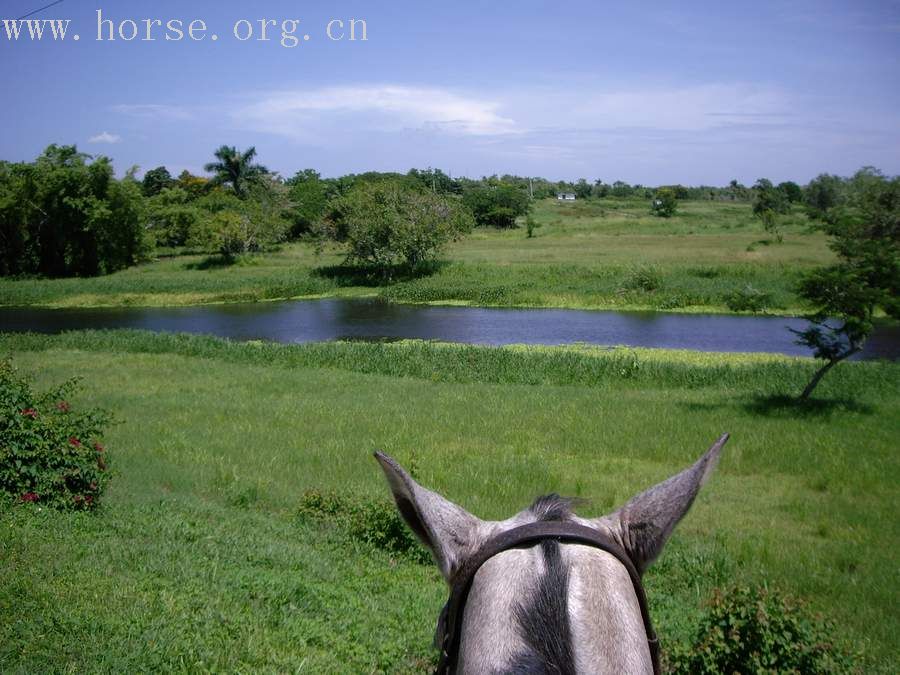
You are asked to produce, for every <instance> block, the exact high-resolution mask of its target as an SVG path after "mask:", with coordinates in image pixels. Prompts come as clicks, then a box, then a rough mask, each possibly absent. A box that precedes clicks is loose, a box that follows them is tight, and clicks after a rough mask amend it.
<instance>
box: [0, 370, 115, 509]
mask: <svg viewBox="0 0 900 675" xmlns="http://www.w3.org/2000/svg"><path fill="white" fill-rule="evenodd" d="M76 384H77V383H76V381H75V380H70V381H68V382H66V383H64V384H63V385H61V386H58V387H56V388H55V389H52V390H50V391H47V392H44V393H37V392H35V391H33V389H32V385H31V383H30V381H29V379H28V378H25V377H22V376H21V375H19V374H18V372H17V371H16V369H15V368H14V367H13V365H12V362H11V361H10V360H9V359H3V360H0V499H2V498H5V499H6V500H7V501H19V502H31V503H38V504H41V505H47V506H52V507H54V508H60V509H92V508H95V507H97V506H98V505H99V503H100V498H101V495H102V494H103V491H104V490H105V489H106V486H107V484H108V483H109V471H108V467H107V464H106V454H105V450H104V448H103V446H102V445H101V444H100V437H101V434H102V433H103V428H104V427H105V426H106V425H107V424H108V423H109V422H110V417H109V415H108V414H107V413H105V412H104V411H101V410H87V411H84V412H76V411H75V410H73V409H72V407H71V405H70V403H69V402H68V401H67V399H68V397H69V395H70V394H71V393H72V391H73V390H74V389H75V387H76Z"/></svg>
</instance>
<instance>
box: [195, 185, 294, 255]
mask: <svg viewBox="0 0 900 675" xmlns="http://www.w3.org/2000/svg"><path fill="white" fill-rule="evenodd" d="M195 204H196V206H197V207H198V208H200V209H202V210H203V211H204V212H205V215H204V217H202V218H201V219H199V220H198V221H197V222H196V223H195V224H194V227H193V228H192V229H191V230H190V234H189V236H188V239H187V242H186V243H187V244H188V245H190V246H196V247H202V248H207V249H211V250H215V251H217V252H218V253H220V254H221V255H223V256H225V257H226V258H229V259H230V258H232V257H233V256H236V255H240V254H242V253H252V252H256V251H260V250H262V249H263V248H265V247H266V246H271V245H273V244H277V243H279V242H281V241H283V240H284V238H285V236H286V235H287V232H288V229H289V228H290V221H289V214H290V201H289V197H288V189H287V187H286V186H285V185H283V184H282V183H280V182H278V181H276V180H272V179H269V178H266V177H260V178H258V179H256V180H255V181H254V182H252V183H250V184H248V185H247V186H246V188H245V199H240V198H239V197H238V196H237V195H235V194H232V193H231V192H223V191H221V190H213V191H212V192H210V193H209V194H208V195H206V196H205V197H203V198H201V199H198V200H197V201H196V202H195Z"/></svg>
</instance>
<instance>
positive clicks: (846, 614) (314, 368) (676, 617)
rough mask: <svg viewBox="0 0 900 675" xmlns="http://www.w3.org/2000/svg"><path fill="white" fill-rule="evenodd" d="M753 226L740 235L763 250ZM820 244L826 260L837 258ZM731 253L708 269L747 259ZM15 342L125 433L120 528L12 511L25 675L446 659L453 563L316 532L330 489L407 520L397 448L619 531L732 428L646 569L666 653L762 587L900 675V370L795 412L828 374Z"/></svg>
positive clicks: (5, 533)
mask: <svg viewBox="0 0 900 675" xmlns="http://www.w3.org/2000/svg"><path fill="white" fill-rule="evenodd" d="M553 206H555V205H553ZM542 208H546V211H542V218H543V219H544V220H547V219H549V218H550V215H548V214H551V213H553V211H552V208H553V207H552V206H551V205H549V204H548V205H544V206H542ZM698 208H699V207H698ZM710 208H711V209H719V208H722V206H721V205H711V207H710ZM686 211H687V209H686ZM593 217H594V216H589V217H588V216H586V217H585V219H586V220H588V219H589V218H593ZM597 217H599V218H611V216H597ZM711 218H712V217H711ZM712 219H713V220H714V218H712ZM566 222H568V223H571V225H566V227H571V228H572V229H573V232H568V233H565V232H556V233H554V230H553V228H554V227H557V226H556V225H553V224H552V223H551V222H548V223H547V226H546V227H545V228H541V231H540V235H541V237H540V238H544V239H546V240H547V242H551V241H553V239H554V237H557V238H558V239H559V244H560V246H575V244H574V242H572V241H570V238H573V237H577V236H579V235H578V234H577V232H580V231H582V229H581V228H583V229H584V231H585V234H584V235H583V236H584V238H585V240H586V241H588V242H590V244H589V245H590V246H592V247H596V249H597V251H598V256H599V251H600V250H601V249H602V248H603V246H602V244H601V243H600V242H602V241H613V240H615V238H616V236H617V235H616V234H613V233H612V232H606V233H604V234H600V233H596V234H592V232H593V228H594V227H595V225H592V224H591V223H589V222H585V223H579V221H578V219H577V218H575V217H574V216H572V219H571V220H568V221H566ZM601 222H605V221H601ZM623 222H624V220H623ZM681 226H684V227H688V226H687V225H684V224H682V225H679V224H678V221H676V222H675V223H673V224H670V225H667V226H666V227H672V228H675V227H681ZM610 227H612V225H610ZM648 227H649V226H648ZM695 227H696V226H695ZM711 227H712V226H711ZM715 227H716V228H720V226H715ZM742 228H743V226H741V225H739V224H735V227H734V230H735V231H734V232H733V233H732V235H731V236H732V237H737V238H738V239H740V240H741V241H744V240H747V241H749V240H750V239H752V238H754V237H757V238H758V233H757V232H755V231H754V230H753V228H752V227H751V226H750V225H747V226H746V228H745V229H742ZM716 231H717V232H718V229H717V230H716ZM720 234H721V233H720ZM621 236H622V237H628V236H629V235H627V234H622V235H621ZM646 236H647V237H649V238H650V239H653V240H654V241H655V242H656V243H655V244H654V246H656V247H657V250H656V255H657V258H656V259H655V262H656V263H657V264H659V265H660V267H661V268H662V269H667V270H669V269H675V268H674V267H673V268H667V267H665V265H668V264H672V265H680V264H682V263H683V261H679V260H676V259H674V258H672V257H675V258H677V256H678V251H677V250H676V248H675V247H665V246H662V244H661V243H660V240H659V239H654V237H657V236H658V237H679V236H682V235H679V234H675V233H672V232H669V233H666V234H660V235H653V234H647V235H646ZM683 236H685V237H688V236H709V237H710V238H713V237H715V236H719V234H709V235H698V234H696V233H695V234H690V235H689V234H687V233H685V234H684V235H683ZM722 236H724V235H722ZM794 236H796V237H801V236H803V237H809V236H810V235H802V234H788V235H787V236H786V237H785V244H784V245H783V246H774V245H773V246H770V247H765V249H760V255H762V256H765V255H769V251H770V250H771V251H773V253H771V255H772V256H773V257H775V258H777V259H778V260H779V262H775V261H773V260H770V261H768V263H766V264H768V265H775V266H777V265H779V264H788V258H789V257H790V255H792V254H790V253H788V251H790V250H791V249H790V247H791V239H792V237H794ZM540 238H539V241H540ZM741 238H743V239H741ZM594 239H597V240H598V241H594ZM486 242H490V244H488V243H486ZM567 242H568V243H567ZM816 242H817V240H815V239H814V238H813V239H812V240H811V241H810V243H809V246H807V247H806V248H805V249H804V250H807V249H810V250H813V251H820V253H821V255H824V247H822V246H820V244H821V242H819V243H816ZM530 243H531V242H529V241H526V240H524V239H523V238H522V236H521V234H517V233H503V234H494V233H491V234H490V235H489V236H487V235H486V238H485V239H484V240H482V239H480V238H479V237H478V236H476V237H474V238H473V239H472V240H469V241H467V242H465V243H463V244H461V245H460V246H459V247H457V248H456V249H454V252H453V257H454V259H457V258H464V259H468V260H469V261H471V260H473V259H474V257H475V256H476V252H477V251H478V250H479V246H481V245H482V244H483V245H484V246H485V249H484V250H487V249H488V248H489V247H493V250H498V251H500V250H507V252H508V255H509V256H510V258H519V257H520V254H518V253H509V251H513V250H521V249H522V248H524V247H525V246H527V245H529V244H530ZM629 245H636V244H629ZM504 246H506V247H507V248H506V249H504ZM587 246H588V245H587V244H586V248H587ZM817 247H818V248H817ZM714 248H715V247H712V248H711V249H710V251H709V258H702V259H699V260H695V261H693V262H692V263H690V264H692V265H709V266H717V265H722V266H724V267H726V268H728V269H731V267H729V266H733V264H734V261H730V262H729V261H727V260H723V259H722V256H724V255H725V254H724V253H722V252H721V251H719V252H718V253H715V252H714V251H713V249H714ZM651 249H652V247H651ZM550 250H552V248H550ZM296 251H297V249H288V250H286V251H284V252H282V253H281V254H278V255H280V256H283V257H285V258H289V257H290V256H292V255H296V256H298V257H301V258H302V257H303V256H304V255H305V254H300V253H297V252H296ZM561 255H562V254H561ZM566 255H568V254H566ZM685 255H686V257H688V256H687V254H685ZM740 255H749V254H747V253H746V252H744V253H743V254H740ZM740 255H739V254H738V253H735V256H737V257H740ZM807 255H808V254H807ZM725 257H727V256H725ZM276 259H279V258H277V257H276ZM590 259H591V256H590V255H588V254H586V253H585V254H584V256H583V258H581V259H580V261H579V262H578V263H577V264H578V265H585V266H587V265H589V264H593V263H592V262H589V260H590ZM667 260H668V262H666V261H667ZM180 264H181V262H178V261H167V262H162V263H157V265H170V266H177V265H180ZM467 264H470V262H468V263H467V262H454V263H453V265H460V266H465V265H467ZM491 264H492V265H495V266H497V267H498V268H499V267H502V266H503V265H506V264H508V265H510V266H512V267H518V266H520V265H521V266H522V268H523V269H537V268H539V267H540V265H542V264H543V263H542V262H541V261H535V260H529V261H527V262H524V261H523V262H516V263H513V262H510V261H507V262H506V263H504V262H503V261H502V259H498V260H495V261H494V262H492V263H491ZM684 264H687V263H686V262H685V263H684ZM261 265H262V263H261ZM531 265H535V266H537V267H535V268H531V267H530V266H531ZM153 269H154V266H153V265H151V266H147V267H145V268H142V270H136V271H132V272H129V273H126V274H129V275H130V274H134V275H137V274H140V273H145V274H147V275H152V274H153V273H154V272H152V270H153ZM257 269H265V268H263V267H260V268H254V267H249V268H247V270H243V269H238V270H234V269H232V270H221V272H222V273H223V274H231V273H234V274H242V273H247V274H252V273H253V272H254V270H257ZM748 269H749V268H748ZM762 269H766V268H765V266H763V268H762ZM183 273H184V274H188V273H187V272H183ZM729 274H730V272H729ZM116 276H120V275H116ZM113 278H115V277H113ZM122 278H132V277H127V276H126V277H122ZM665 278H667V279H668V278H669V277H665ZM103 281H104V280H98V283H102V282H103ZM16 283H23V284H24V283H31V282H16ZM41 283H47V286H46V288H48V289H49V288H53V283H55V282H53V283H50V282H41ZM77 283H84V288H85V289H89V288H92V287H91V286H90V285H89V284H90V283H92V281H89V282H77ZM109 283H111V284H112V283H113V281H112V280H110V281H109ZM33 287H34V288H38V287H39V284H35V285H34V286H33ZM4 288H5V289H8V288H10V285H9V284H8V282H7V283H6V285H5V286H4ZM93 288H94V290H93V291H90V290H85V293H94V292H96V291H97V287H93ZM121 292H124V291H122V290H121V289H120V290H119V291H115V292H113V291H110V296H111V297H120V296H119V295H117V294H118V293H121ZM172 292H173V293H176V290H175V287H174V286H173V287H172ZM223 292H224V291H223ZM35 293H38V291H35ZM40 293H45V291H40ZM101 295H102V294H101ZM176 295H177V293H176ZM41 297H44V298H45V300H46V301H47V302H50V298H51V297H53V298H56V300H54V301H59V300H60V299H61V298H63V297H65V296H64V294H61V295H57V296H53V295H52V293H51V292H50V291H49V290H48V291H46V295H44V296H41ZM91 297H94V296H91ZM0 353H4V354H11V355H12V357H13V360H14V363H15V364H17V365H18V367H19V368H20V369H21V370H23V371H27V372H31V373H34V374H36V377H37V379H38V381H39V383H41V384H43V385H50V384H52V383H56V382H58V381H60V380H63V379H66V378H69V377H72V376H79V377H81V378H83V381H82V382H83V388H82V390H81V392H80V393H79V394H77V395H76V396H75V397H73V399H72V402H73V404H74V405H78V406H94V405H98V406H102V407H104V408H107V409H109V410H111V411H113V412H114V413H115V415H116V417H117V419H118V423H117V424H116V425H115V426H113V427H112V428H111V429H110V430H109V432H108V434H107V437H106V439H105V442H106V445H107V447H108V455H109V458H110V463H111V466H112V468H113V469H114V471H115V479H114V482H113V484H112V487H111V488H110V491H109V493H108V494H107V497H106V499H105V504H104V506H103V507H102V508H101V510H100V511H99V512H97V513H94V514H83V513H74V514H61V513H49V512H47V511H40V510H38V507H35V506H30V505H29V506H21V507H15V508H12V509H7V510H6V511H5V512H3V513H2V514H0V532H2V535H0V670H2V671H3V672H82V671H90V672H117V673H118V672H143V671H152V670H164V671H218V672H221V671H231V672H286V671H298V672H311V673H319V672H347V673H358V672H421V671H423V670H427V669H429V668H430V667H431V665H432V663H433V658H434V652H433V650H432V649H431V648H430V643H431V638H432V635H433V630H434V624H435V620H436V617H437V615H438V612H439V610H440V608H441V605H442V603H443V601H444V593H445V589H444V586H443V582H442V581H441V579H440V577H439V575H438V573H437V571H436V569H434V568H433V566H430V565H423V564H421V563H419V562H416V561H415V560H413V559H412V558H410V557H409V556H404V555H399V554H394V553H391V552H389V551H386V550H383V549H381V548H378V547H377V546H374V545H372V544H370V543H368V542H366V541H364V540H361V539H360V538H358V537H354V536H351V535H350V534H348V533H347V532H346V531H344V530H342V529H341V528H340V527H338V526H336V525H335V524H333V523H329V522H327V521H313V520H310V519H308V518H304V517H301V510H300V508H299V507H300V504H301V502H302V499H303V495H304V494H305V493H307V491H309V490H318V491H325V492H332V491H333V492H334V493H336V494H339V495H343V496H345V497H347V498H352V499H363V500H371V501H373V502H377V503H383V504H388V502H389V495H388V491H387V488H386V486H385V484H384V480H383V478H382V476H381V473H380V471H379V469H378V467H377V465H376V463H375V461H374V460H373V459H372V456H371V455H372V451H373V450H375V449H376V448H381V449H384V450H385V451H387V452H389V453H390V454H392V455H394V456H395V457H396V458H397V459H398V460H399V461H401V462H402V463H403V464H405V465H406V466H407V467H409V468H410V469H411V470H412V472H413V473H414V475H415V476H416V478H417V479H418V480H419V481H421V482H422V483H423V484H425V485H427V486H429V487H432V488H434V489H437V490H439V491H440V492H442V493H444V494H445V495H447V496H448V497H449V498H451V499H453V500H455V501H457V502H458V503H460V504H461V505H463V506H464V507H466V508H467V509H469V510H471V511H472V512H474V513H476V514H477V515H479V516H481V517H484V518H503V517H506V516H509V515H511V514H512V513H514V512H515V511H517V510H519V509H521V508H523V507H525V506H527V505H528V504H529V503H530V502H531V500H532V499H533V498H534V497H535V496H537V495H539V494H545V493H548V492H552V491H556V492H559V493H561V494H565V495H572V496H581V497H585V498H587V499H589V500H590V501H589V503H588V504H587V505H585V506H583V507H581V508H580V512H581V513H582V514H583V515H600V514H602V513H605V512H608V511H610V510H612V509H614V508H616V507H617V506H618V505H620V504H622V503H623V502H624V501H625V500H627V499H628V498H629V497H630V496H631V495H633V494H634V493H635V492H637V491H639V490H642V489H644V488H646V487H648V486H650V485H652V484H654V483H655V482H658V481H660V480H662V479H664V478H666V477H668V476H669V475H671V474H672V473H674V472H676V471H678V470H679V469H681V468H683V467H684V466H686V465H688V464H689V463H691V462H692V461H693V460H694V459H695V458H697V457H698V456H699V455H700V454H701V453H702V452H703V451H704V450H705V449H706V448H707V447H708V446H709V445H710V444H711V443H712V442H713V441H714V440H715V439H716V438H717V437H718V435H719V434H720V433H721V432H723V431H728V432H730V433H731V434H732V439H731V441H730V442H729V444H728V445H727V446H726V450H725V454H724V456H723V459H722V462H721V464H720V466H719V468H718V470H717V472H716V474H715V475H714V476H713V478H712V479H711V480H710V482H709V483H708V484H707V485H706V487H705V488H704V490H703V491H702V493H701V495H700V497H699V498H698V500H697V502H696V503H695V504H694V507H693V509H692V510H691V512H690V513H689V514H688V516H687V518H686V519H685V521H684V522H683V523H682V524H681V525H680V526H679V528H678V529H677V530H676V532H675V535H674V536H673V538H672V540H671V541H670V543H669V545H668V547H667V549H666V550H665V552H664V553H663V555H662V557H661V558H660V560H659V561H657V563H656V565H655V566H654V567H653V568H651V571H650V572H649V573H648V575H647V577H646V582H647V592H648V595H649V598H650V603H651V611H652V614H653V617H654V621H655V622H656V624H657V630H658V632H659V633H660V636H661V640H662V643H663V649H664V650H665V648H666V645H671V644H675V643H678V642H682V641H686V640H688V639H689V637H690V635H691V632H692V630H693V628H694V626H695V625H696V622H697V619H698V617H699V615H700V612H701V610H702V606H703V603H704V601H705V600H706V599H707V598H708V597H709V595H710V593H711V591H712V589H713V588H714V587H717V586H726V585H729V584H730V583H732V582H738V581H744V582H749V583H761V584H767V585H769V586H770V587H774V588H777V589H779V590H782V591H784V592H786V593H789V594H791V595H794V596H797V597H800V598H803V599H805V600H806V601H808V602H809V603H810V605H811V609H812V610H813V611H816V612H819V613H821V614H823V615H824V616H826V617H828V618H830V619H831V620H833V621H834V622H835V624H836V626H837V629H836V630H837V635H838V637H839V639H840V640H841V641H843V642H844V643H845V644H846V645H849V646H851V647H853V648H855V649H858V650H859V651H860V652H861V657H860V658H861V662H860V663H861V666H862V667H863V669H864V670H866V671H872V672H885V673H887V672H896V666H897V663H898V659H900V650H898V643H897V637H896V636H897V634H898V630H900V617H898V614H897V606H898V601H900V593H898V589H900V578H898V570H897V565H896V551H897V548H898V544H900V526H898V521H897V518H896V502H897V485H898V480H900V462H898V457H897V452H896V451H897V439H898V438H900V365H898V364H894V363H887V362H857V363H842V364H840V365H839V366H838V367H836V368H835V370H834V372H832V373H831V374H829V376H828V377H827V378H826V379H825V380H824V381H823V383H822V385H821V387H820V388H819V390H817V392H816V400H815V401H813V402H811V403H809V404H807V405H805V406H801V407H797V406H796V405H793V404H791V403H789V402H788V401H787V400H786V398H785V396H786V395H789V394H795V393H796V392H797V391H798V390H799V389H800V388H801V387H802V385H803V384H804V383H805V381H806V379H807V378H808V377H809V375H810V374H811V373H812V371H813V369H814V367H815V364H814V363H813V362H812V361H811V360H808V359H794V358H787V357H781V356H774V355H739V354H731V355H725V354H699V353H692V352H670V351H660V350H632V349H614V350H605V349H599V348H586V347H568V348H534V347H507V348H487V347H474V346H464V345H445V344H434V343H425V342H403V343H398V344H380V343H379V344H362V343H320V344H308V345H293V346H288V345H277V344H270V343H233V342H228V341H224V340H217V339H213V338H205V337H197V336H184V335H181V336H178V335H154V334H150V333H143V332H128V331H114V332H79V333H70V334H65V335H61V336H55V337H46V336H34V335H5V336H0Z"/></svg>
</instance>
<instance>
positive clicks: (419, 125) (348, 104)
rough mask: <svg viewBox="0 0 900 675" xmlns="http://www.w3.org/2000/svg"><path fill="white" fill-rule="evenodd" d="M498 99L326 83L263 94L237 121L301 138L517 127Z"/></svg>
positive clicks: (473, 132) (482, 132) (481, 132)
mask: <svg viewBox="0 0 900 675" xmlns="http://www.w3.org/2000/svg"><path fill="white" fill-rule="evenodd" d="M499 107H500V105H499V104H498V103H497V102H495V101H490V100H486V99H481V98H476V97H472V96H467V95H464V94H460V93H455V92H452V91H449V90H446V89H439V88H422V87H408V86H395V85H361V86H346V87H325V88H321V89H316V90H312V91H300V90H292V91H280V92H271V93H268V94H263V95H262V96H261V100H259V101H258V102H256V103H252V104H249V105H247V106H245V107H243V108H241V109H239V110H238V111H237V112H236V113H235V118H236V119H237V121H238V122H239V123H241V124H243V125H245V126H248V127H250V128H252V129H255V130H260V131H269V132H273V133H277V134H281V135H284V136H288V137H291V138H295V139H298V140H307V141H309V140H315V139H316V138H319V137H321V133H322V128H323V127H325V128H329V129H332V130H333V131H337V129H338V128H339V126H338V125H336V124H335V121H336V120H338V119H339V120H340V121H341V123H340V126H343V127H344V128H349V127H350V125H351V124H352V128H353V131H354V132H355V133H356V134H359V133H364V132H366V131H386V132H391V131H402V130H406V129H419V130H426V131H436V132H440V133H447V134H452V135H460V136H491V135H500V134H508V133H513V132H515V131H517V128H516V123H515V122H514V121H513V120H512V119H510V118H508V117H504V116H502V115H501V114H500V113H499V112H498V109H499Z"/></svg>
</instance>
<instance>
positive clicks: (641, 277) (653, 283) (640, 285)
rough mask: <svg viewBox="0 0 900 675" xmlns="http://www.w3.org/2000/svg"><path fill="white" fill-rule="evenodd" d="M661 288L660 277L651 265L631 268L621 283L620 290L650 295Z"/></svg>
mask: <svg viewBox="0 0 900 675" xmlns="http://www.w3.org/2000/svg"><path fill="white" fill-rule="evenodd" d="M660 286H662V275H661V274H660V273H659V270H658V269H657V268H656V267H653V266H652V265H642V266H640V267H634V268H632V269H631V270H630V271H629V272H628V274H627V275H626V277H625V280H624V281H623V282H622V288H623V289H625V290H631V291H644V292H647V293H650V292H652V291H655V290H658V289H659V288H660Z"/></svg>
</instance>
